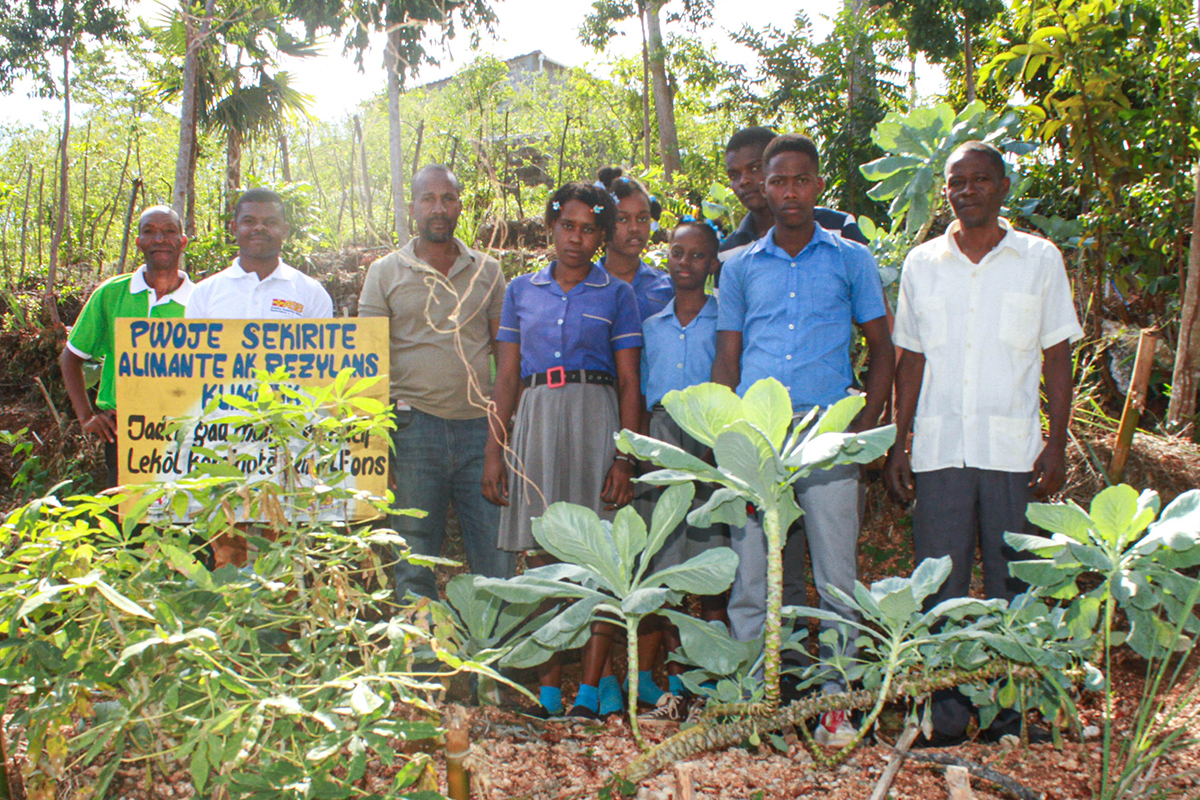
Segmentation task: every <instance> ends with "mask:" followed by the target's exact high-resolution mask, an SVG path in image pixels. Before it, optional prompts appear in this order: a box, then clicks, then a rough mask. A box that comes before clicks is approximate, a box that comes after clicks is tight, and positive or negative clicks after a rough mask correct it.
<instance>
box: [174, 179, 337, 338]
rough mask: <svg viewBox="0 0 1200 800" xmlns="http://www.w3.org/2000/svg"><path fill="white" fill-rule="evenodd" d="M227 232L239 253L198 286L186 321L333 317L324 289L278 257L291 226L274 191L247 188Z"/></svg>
mask: <svg viewBox="0 0 1200 800" xmlns="http://www.w3.org/2000/svg"><path fill="white" fill-rule="evenodd" d="M229 230H230V231H231V232H232V233H233V236H234V238H235V239H236V240H237V245H238V257H237V258H235V259H234V260H233V263H232V264H230V265H229V266H228V267H226V268H225V269H223V270H221V271H220V272H218V273H217V274H216V275H211V276H209V277H208V278H205V279H204V280H203V281H201V282H200V283H198V284H196V290H195V291H194V292H193V293H192V297H191V299H190V300H189V301H188V307H187V316H188V319H296V318H300V317H304V318H309V319H326V318H329V317H332V316H333V301H332V300H330V299H329V292H327V291H325V287H323V286H321V284H320V283H318V282H317V281H315V280H313V279H312V278H310V277H308V276H307V275H305V274H304V273H302V272H299V271H297V270H296V269H294V268H293V267H290V266H288V265H287V264H285V263H283V261H282V259H280V258H279V251H280V250H281V249H282V248H283V240H284V238H285V237H286V236H287V235H288V230H289V228H288V223H287V212H286V208H285V206H284V203H283V198H282V197H280V196H279V195H278V194H276V193H275V192H272V191H271V190H270V189H262V188H259V189H250V190H248V191H246V192H245V193H244V194H243V195H242V196H241V197H240V198H238V201H237V205H236V206H235V207H234V210H233V220H232V221H231V222H230V223H229Z"/></svg>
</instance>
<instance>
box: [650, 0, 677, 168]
mask: <svg viewBox="0 0 1200 800" xmlns="http://www.w3.org/2000/svg"><path fill="white" fill-rule="evenodd" d="M663 2H664V0H651V2H650V3H649V4H648V5H647V6H646V33H647V36H648V38H649V40H650V75H651V77H652V79H653V83H654V110H655V113H656V115H657V117H658V153H659V157H660V158H661V159H662V165H663V173H664V174H665V176H666V179H667V181H671V180H672V176H674V174H675V173H676V172H678V171H679V166H680V164H679V136H678V134H677V133H676V132H675V104H674V101H673V100H672V99H671V89H670V87H669V86H667V64H666V56H667V51H666V48H665V47H663V39H662V29H661V28H660V27H659V24H658V11H659V9H661V8H662V6H663Z"/></svg>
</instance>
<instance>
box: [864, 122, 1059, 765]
mask: <svg viewBox="0 0 1200 800" xmlns="http://www.w3.org/2000/svg"><path fill="white" fill-rule="evenodd" d="M1008 188H1009V180H1008V178H1006V177H1005V174H1004V158H1003V157H1002V156H1001V154H1000V152H999V151H998V150H996V149H995V148H994V147H992V146H991V145H988V144H984V143H982V142H967V143H965V144H963V145H962V146H961V147H959V148H958V149H957V150H955V151H954V152H953V153H952V154H951V155H950V158H949V159H948V160H947V162H946V190H945V191H946V199H947V200H948V201H949V202H950V207H951V208H952V209H953V210H954V216H955V217H956V220H955V221H954V222H952V223H951V224H950V227H949V228H948V229H947V230H946V233H945V235H943V236H940V237H938V238H937V239H934V240H932V241H930V242H927V243H925V244H923V245H921V246H919V247H917V248H915V249H914V250H913V251H912V252H911V253H909V254H908V258H907V259H905V261H904V271H903V272H902V277H901V279H900V297H899V302H898V305H897V308H896V328H895V331H894V332H893V333H892V340H893V342H895V344H896V345H897V346H898V347H900V348H901V351H900V360H899V363H898V364H897V366H896V444H895V446H894V447H893V448H892V450H891V452H890V453H889V454H888V462H887V466H886V469H885V472H884V477H885V479H886V481H887V484H888V488H889V489H890V490H891V492H892V493H893V494H894V495H896V496H897V497H898V498H900V499H902V500H905V501H907V500H909V499H912V498H913V496H914V494H915V496H916V505H915V507H914V510H913V545H914V550H915V555H916V560H917V562H918V563H919V562H920V561H922V560H923V559H926V558H936V557H939V556H944V555H949V556H950V558H951V561H952V563H953V567H952V569H951V572H950V575H949V577H948V578H947V579H946V582H945V583H944V584H942V587H941V589H940V590H939V591H938V593H937V594H936V595H934V596H933V597H931V598H929V600H928V601H927V606H928V607H932V606H933V605H935V604H936V603H938V602H941V601H942V600H946V599H949V598H952V597H965V596H966V595H967V593H968V591H969V589H970V585H971V566H972V564H973V563H974V561H975V548H976V545H977V544H978V546H979V549H980V550H981V552H982V561H983V585H984V593H985V594H986V595H987V596H988V597H1000V598H1005V599H1008V600H1011V599H1012V598H1013V597H1015V596H1016V595H1017V594H1019V593H1020V592H1021V591H1023V590H1024V588H1025V587H1024V586H1023V585H1022V584H1021V582H1020V581H1018V580H1017V579H1016V578H1014V577H1012V576H1011V575H1009V573H1008V565H1009V562H1010V561H1012V560H1015V559H1016V558H1017V557H1018V556H1017V554H1016V552H1015V551H1013V550H1012V549H1011V548H1010V547H1008V546H1007V545H1006V544H1005V542H1004V533H1005V532H1006V531H1015V532H1025V531H1027V529H1028V527H1029V526H1028V523H1027V522H1026V519H1025V508H1026V506H1027V505H1028V503H1029V500H1030V498H1031V497H1035V496H1036V497H1047V496H1049V495H1051V494H1054V493H1055V492H1057V491H1058V490H1059V488H1061V486H1062V484H1063V481H1064V479H1065V477H1066V459H1065V449H1066V441H1067V425H1068V423H1069V422H1070V417H1071V343H1072V342H1074V341H1077V340H1078V339H1079V338H1080V337H1081V336H1082V335H1083V330H1082V329H1081V328H1080V327H1079V321H1078V319H1077V318H1076V315H1075V306H1074V304H1073V303H1072V301H1071V285H1070V282H1069V281H1068V280H1067V272H1066V269H1065V268H1064V266H1063V260H1062V255H1061V254H1060V253H1059V251H1058V248H1056V247H1055V246H1054V245H1053V244H1051V243H1050V242H1048V241H1046V240H1045V239H1041V238H1039V237H1037V236H1032V235H1030V234H1027V233H1022V232H1020V231H1017V230H1014V229H1013V227H1012V226H1011V225H1010V224H1009V223H1008V220H1006V219H1004V218H1003V217H1001V216H1000V209H1001V207H1002V206H1003V204H1004V197H1005V195H1006V194H1007V193H1008ZM1042 379H1045V385H1046V401H1047V409H1046V416H1047V418H1048V419H1049V423H1050V424H1049V432H1048V435H1047V437H1046V439H1045V441H1043V437H1042V427H1041V420H1040V418H1039V409H1040V404H1039V391H1038V389H1039V384H1040V383H1041V380H1042ZM914 418H915V423H916V425H915V431H914V434H913V443H912V453H911V455H910V454H909V453H908V451H907V443H908V433H909V431H910V430H912V429H913V423H914ZM934 700H935V702H934V707H933V714H932V717H933V728H934V732H935V736H934V738H933V740H932V743H934V744H951V743H953V741H954V740H955V739H957V738H959V737H961V736H962V734H963V732H964V731H965V729H966V727H967V724H968V721H969V715H970V705H969V704H968V703H967V701H966V698H964V697H963V696H962V695H960V694H958V693H956V692H945V693H937V694H935V696H934ZM1019 729H1020V718H1019V716H1017V715H1015V714H1007V715H1006V714H1001V716H1000V717H997V719H996V721H995V722H994V723H993V724H992V726H991V728H990V729H989V730H987V731H984V732H983V735H984V738H992V739H996V738H999V736H1000V735H1002V734H1004V733H1009V732H1013V730H1018V731H1019Z"/></svg>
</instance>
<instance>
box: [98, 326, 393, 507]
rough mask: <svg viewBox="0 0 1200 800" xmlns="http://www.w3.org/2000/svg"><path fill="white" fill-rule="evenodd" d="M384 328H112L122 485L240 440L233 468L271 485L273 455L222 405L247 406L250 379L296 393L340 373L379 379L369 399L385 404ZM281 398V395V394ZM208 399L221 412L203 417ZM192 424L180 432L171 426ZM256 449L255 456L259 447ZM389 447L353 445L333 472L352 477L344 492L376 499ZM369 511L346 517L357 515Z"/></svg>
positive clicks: (182, 468) (167, 473) (160, 475)
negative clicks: (282, 383)
mask: <svg viewBox="0 0 1200 800" xmlns="http://www.w3.org/2000/svg"><path fill="white" fill-rule="evenodd" d="M387 346H388V328H387V320H386V319H381V318H358V319H337V320H332V319H330V320H297V321H289V322H278V321H268V320H179V319H121V320H118V321H117V331H116V349H115V356H114V357H115V358H116V359H117V387H116V388H117V392H116V395H117V452H118V459H119V469H120V480H121V483H123V484H139V483H147V482H150V481H166V480H176V479H178V478H181V477H183V476H184V475H186V474H187V473H188V472H190V471H191V470H192V469H194V468H195V467H196V466H197V465H198V464H200V463H203V462H204V461H205V460H207V456H205V455H204V454H202V453H200V452H196V451H195V449H194V448H197V447H201V448H208V449H214V448H219V447H220V446H221V445H223V444H224V443H225V442H226V441H227V439H230V438H232V439H236V440H239V441H240V442H241V444H239V445H237V446H236V447H237V448H238V450H239V451H240V452H243V453H251V454H253V453H257V455H256V457H254V458H248V459H243V460H242V461H241V462H240V463H239V468H240V469H241V470H242V471H243V472H244V473H246V474H247V476H249V477H250V478H251V479H252V480H266V479H270V478H271V476H272V473H273V468H274V466H275V463H274V461H275V459H274V456H273V455H272V451H271V448H269V447H265V446H263V444H264V443H262V442H256V438H261V437H258V436H256V433H255V432H254V431H253V430H252V429H251V428H250V426H246V425H236V424H232V425H231V424H230V423H229V422H228V419H227V418H228V417H230V416H233V414H232V413H231V412H232V411H233V409H232V408H231V407H230V406H229V405H227V404H226V403H225V402H224V401H223V398H225V397H229V396H232V395H237V396H240V397H244V398H248V399H249V398H253V396H254V393H255V391H256V388H255V387H256V384H255V382H254V378H255V372H256V371H257V370H265V371H267V372H274V371H276V370H280V369H282V370H284V371H285V372H286V373H287V375H288V376H289V377H288V379H287V381H286V383H287V384H288V385H290V386H292V387H296V388H301V389H302V388H304V387H320V386H326V385H329V384H331V383H333V380H334V378H336V377H337V375H338V373H339V372H340V371H342V370H344V369H350V370H352V371H353V373H354V377H353V378H352V379H351V382H353V381H354V380H356V379H359V378H371V377H376V376H382V377H381V378H380V379H379V380H378V381H377V382H376V383H375V384H374V385H373V386H372V387H371V388H370V389H369V390H368V391H366V392H364V393H363V396H365V397H372V398H375V399H377V400H379V401H380V402H381V403H384V404H386V403H387V399H388V398H387V392H388V379H387V355H386V353H387ZM277 397H278V395H277ZM214 400H216V401H219V402H218V410H217V411H216V412H215V413H211V414H209V415H205V414H204V409H205V408H206V407H207V406H208V405H209V404H210V403H211V402H213V401H214ZM180 418H185V419H187V420H188V422H187V423H186V424H185V425H184V426H183V428H182V429H181V433H180V434H174V433H172V431H171V425H170V423H169V421H170V420H172V419H180ZM256 445H257V448H256ZM387 453H388V443H387V439H386V437H384V436H376V437H371V436H367V435H364V436H361V437H358V438H356V439H355V440H353V441H351V442H349V443H348V444H347V446H346V447H345V448H343V450H342V452H341V453H340V454H339V455H338V457H337V458H336V459H335V463H334V468H335V469H337V470H339V471H344V472H346V473H347V474H348V478H347V488H351V489H358V490H366V491H369V492H370V493H371V494H374V495H379V496H382V495H383V494H384V491H385V490H386V488H387ZM368 509H369V507H367V506H365V504H364V505H363V507H362V508H355V509H350V510H349V512H350V516H352V517H361V516H363V515H364V514H366V513H368Z"/></svg>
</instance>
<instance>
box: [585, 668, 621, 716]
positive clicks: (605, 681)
mask: <svg viewBox="0 0 1200 800" xmlns="http://www.w3.org/2000/svg"><path fill="white" fill-rule="evenodd" d="M579 688H580V690H582V689H583V687H582V686H581V687H579ZM624 709H625V697H624V695H623V694H622V693H621V684H620V683H618V682H617V676H616V675H609V676H608V677H607V678H601V679H600V711H599V713H600V715H601V716H604V715H606V714H614V713H616V712H618V711H623V710H624Z"/></svg>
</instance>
